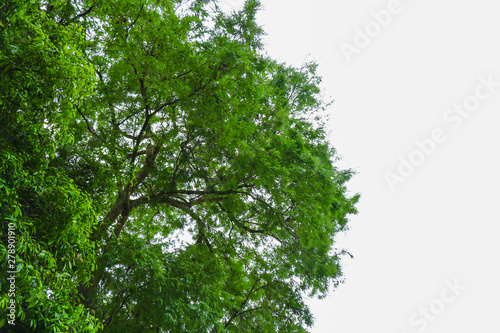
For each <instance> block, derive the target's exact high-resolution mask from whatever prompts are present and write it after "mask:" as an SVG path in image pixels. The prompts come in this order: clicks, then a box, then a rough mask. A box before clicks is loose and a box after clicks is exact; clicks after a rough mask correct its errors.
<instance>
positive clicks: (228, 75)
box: [18, 0, 358, 332]
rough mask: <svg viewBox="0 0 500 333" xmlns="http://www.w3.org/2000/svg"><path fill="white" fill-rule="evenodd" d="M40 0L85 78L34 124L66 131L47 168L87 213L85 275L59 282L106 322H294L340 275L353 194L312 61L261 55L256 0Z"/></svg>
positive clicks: (164, 328) (212, 325) (263, 327)
mask: <svg viewBox="0 0 500 333" xmlns="http://www.w3.org/2000/svg"><path fill="white" fill-rule="evenodd" d="M49 4H50V6H49ZM49 4H47V5H46V7H43V6H42V7H40V8H41V9H40V10H39V12H43V11H44V10H45V11H46V12H48V15H49V16H50V15H51V17H53V18H54V19H53V21H54V22H56V26H58V27H59V28H60V29H75V30H78V29H77V27H80V28H81V29H82V31H83V32H82V34H84V38H85V39H84V41H82V42H81V44H79V45H78V46H77V47H73V48H72V50H73V51H71V52H73V53H71V52H70V53H71V54H80V53H78V50H82V53H81V54H82V56H83V58H84V59H85V61H83V62H82V58H81V57H78V58H77V59H76V58H75V59H70V60H68V61H69V62H72V65H73V66H72V67H71V68H77V69H75V70H84V69H86V68H91V69H92V70H93V71H94V73H95V84H94V86H93V88H88V89H87V90H85V91H82V93H78V94H77V95H78V98H68V99H66V100H67V101H68V102H67V103H66V104H68V105H67V106H66V108H67V109H68V110H69V111H67V112H69V113H70V114H73V113H72V110H76V112H77V116H69V117H67V118H64V119H60V118H55V119H52V118H47V119H48V120H49V119H50V126H49V128H51V129H52V130H53V131H55V132H56V133H63V132H67V131H68V130H70V131H71V133H72V136H71V138H72V141H70V140H66V141H64V140H61V141H56V144H54V145H53V146H51V147H54V154H53V156H52V157H51V158H49V159H48V161H49V162H48V163H46V167H47V170H50V171H53V172H57V174H58V176H59V177H61V179H62V177H67V178H68V179H71V180H72V183H71V184H74V186H73V187H71V188H68V189H66V191H68V192H70V193H78V195H80V196H83V197H85V199H88V200H90V202H91V205H88V206H86V204H84V203H79V204H78V205H76V206H77V207H78V208H79V209H80V208H82V207H88V209H91V208H92V209H93V210H94V211H95V212H96V215H97V219H96V220H95V224H96V228H95V229H92V231H91V234H87V233H83V234H84V235H89V237H88V238H82V239H85V242H86V243H85V244H90V245H89V246H91V245H92V244H96V248H95V254H96V257H97V259H96V260H97V261H96V269H95V270H94V271H93V272H92V276H91V279H90V283H88V282H87V281H86V280H85V279H81V278H79V277H78V276H76V277H73V280H74V282H76V284H77V285H78V292H79V294H80V296H81V298H82V305H84V306H85V308H86V309H87V310H88V311H89V313H90V314H95V316H96V317H97V318H99V320H100V322H101V323H102V324H103V325H104V331H105V332H115V331H116V332H119V331H126V332H135V331H151V332H160V331H161V332H307V327H309V326H311V325H312V315H311V313H310V311H309V309H308V307H307V306H306V305H305V304H304V297H305V296H307V295H309V296H319V297H322V296H324V295H326V293H327V292H328V291H329V289H330V287H331V286H332V285H334V286H335V285H337V284H338V283H339V282H340V281H341V266H340V256H341V255H342V254H343V252H342V251H341V252H335V251H334V248H333V244H334V236H335V234H336V233H338V232H340V231H342V230H345V228H346V225H347V215H348V214H353V213H355V212H356V210H355V203H356V202H357V200H358V196H357V195H355V196H353V197H348V196H347V195H346V188H345V183H346V182H347V181H348V180H349V178H350V177H351V175H352V172H351V171H350V170H339V169H337V168H336V167H335V166H334V165H333V162H334V160H335V158H336V156H335V151H334V150H333V148H332V147H331V146H330V144H329V143H328V141H327V139H326V135H325V131H324V128H323V125H322V124H321V122H320V121H318V120H315V118H314V117H315V116H316V115H317V112H318V110H321V109H324V108H325V107H326V106H327V105H326V104H325V103H324V102H323V101H322V98H321V94H320V89H319V83H320V78H319V77H318V76H317V74H316V65H315V64H314V63H307V64H305V65H304V66H303V67H301V68H293V67H290V66H287V65H285V64H281V63H278V62H276V61H274V60H273V59H271V58H269V57H268V56H266V54H265V53H264V51H263V48H262V43H261V40H260V38H261V36H262V31H261V29H260V27H259V26H258V25H257V24H256V22H255V15H256V13H257V11H258V9H259V6H260V4H259V2H258V1H256V0H249V1H247V3H246V4H245V6H244V8H243V9H242V10H241V11H239V12H232V13H230V14H225V13H223V12H222V11H221V10H220V9H219V8H218V6H217V4H216V3H214V2H213V1H208V0H199V1H181V0H179V1H152V0H134V1H132V0H120V1H113V2H106V1H88V2H87V1H65V2H54V3H52V2H50V3H49ZM54 4H57V5H54ZM49 7H50V11H49ZM73 38H74V37H73ZM75 63H76V64H79V65H78V66H75ZM61 68H69V67H61ZM48 76H49V77H50V75H48ZM43 77H44V78H45V77H46V75H43ZM82 77H86V78H91V76H90V75H89V74H88V73H87V74H86V75H85V76H82ZM90 81H91V80H90ZM90 81H86V82H87V83H86V85H85V87H88V82H90ZM48 86H49V87H54V86H57V85H55V84H54V83H51V84H50V85H48ZM51 89H52V88H51ZM53 89H54V91H57V92H58V93H59V92H61V94H73V93H74V91H73V90H71V91H64V90H60V89H62V88H53ZM89 89H92V93H88V90H89ZM48 96H50V95H48ZM61 96H62V95H61ZM62 100H63V99H61V98H52V100H51V99H50V98H49V99H47V103H49V102H50V103H52V102H53V103H52V104H50V103H49V104H48V105H47V107H46V108H45V109H47V110H50V109H51V108H52V109H54V110H58V111H59V110H60V108H61V106H59V105H58V103H60V101H62ZM30 101H31V99H28V103H29V102H30ZM18 108H20V107H18ZM45 109H44V110H45ZM65 112H66V111H65ZM47 117H48V116H47ZM49 132H50V131H49ZM51 135H55V134H51ZM44 149H47V148H44ZM75 195H76V194H75ZM47 200H49V201H50V202H52V200H53V198H47ZM21 207H27V206H23V204H21ZM81 216H82V215H78V214H75V217H76V219H73V221H74V222H73V223H77V221H78V218H80V217H81ZM93 223H94V222H93ZM91 225H92V223H89V224H88V226H91ZM69 226H71V223H69V225H68V228H69ZM77 253H79V252H77ZM71 276H73V275H71ZM61 327H62V326H61Z"/></svg>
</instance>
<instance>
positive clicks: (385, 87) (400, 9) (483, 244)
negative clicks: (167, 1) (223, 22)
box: [221, 0, 500, 333]
mask: <svg viewBox="0 0 500 333" xmlns="http://www.w3.org/2000/svg"><path fill="white" fill-rule="evenodd" d="M221 1H222V2H225V3H226V5H228V6H234V7H237V6H239V5H240V4H241V2H242V0H221ZM262 2H263V5H264V10H263V11H262V12H261V13H260V15H259V21H260V23H261V24H262V25H263V26H264V27H265V30H266V32H267V33H268V36H267V37H266V39H265V40H266V42H267V50H268V51H269V53H270V55H272V56H273V57H275V58H278V59H281V60H283V61H286V62H288V63H290V64H294V65H297V66H298V65H300V64H302V63H303V62H304V60H305V59H306V57H307V56H308V54H310V55H311V57H312V58H313V59H316V60H317V61H318V63H319V64H320V67H319V71H320V74H321V75H322V76H323V78H324V81H323V88H324V91H325V95H327V96H331V97H333V98H334V99H335V103H334V105H333V106H332V108H331V111H330V112H331V115H332V120H333V121H332V125H331V128H330V129H331V130H332V143H333V145H334V146H335V147H336V148H337V150H338V151H339V153H340V155H341V156H342V157H343V161H342V162H341V163H340V164H339V166H341V167H349V168H353V169H355V170H356V171H357V172H358V175H357V176H356V177H355V178H354V179H353V180H352V181H351V182H350V183H349V186H348V187H349V189H350V191H351V192H352V193H356V192H360V193H361V194H362V199H361V202H360V203H359V206H358V207H359V214H358V215H357V216H354V217H352V218H351V223H350V226H351V228H350V231H349V232H348V233H347V234H346V235H345V236H344V235H341V237H339V238H338V244H339V246H341V247H344V248H346V249H347V250H348V251H350V252H351V253H352V254H353V255H354V256H355V258H354V259H353V260H350V259H349V260H348V259H347V258H346V259H345V260H344V271H345V278H346V282H345V283H344V284H343V285H341V286H340V287H339V288H337V290H336V291H335V292H333V293H332V294H331V296H330V297H328V298H327V299H325V300H321V301H312V302H311V307H312V310H313V313H314V315H315V317H316V325H315V327H314V328H313V329H312V332H313V333H351V332H352V333H360V332H384V333H414V332H429V333H432V332H454V333H456V332H458V333H461V332H499V331H500V321H499V320H498V316H499V311H500V302H499V299H500V297H499V296H500V287H499V285H498V283H499V282H500V268H499V267H498V264H499V258H498V255H499V254H500V242H498V241H497V239H498V236H499V231H500V228H499V225H498V224H499V218H498V215H499V214H498V212H497V211H496V206H495V204H498V201H499V199H500V195H499V194H498V188H499V186H500V176H499V173H498V171H499V170H500V158H499V157H498V154H499V148H498V143H499V142H500V131H499V130H498V125H499V124H500V122H499V121H500V115H499V108H500V36H499V33H500V18H499V15H498V14H499V9H500V8H499V6H498V3H497V2H495V1H488V0H475V1H472V0H468V1H467V0H464V1H451V0H445V1H429V0H428V1H416V0H401V1H392V2H391V1H386V0H377V1H368V0H359V1H327V0H307V1H306V0H288V1H286V2H285V1H284V0H283V1H276V0H275V1H271V0H263V1H262ZM387 8H391V10H392V11H393V14H391V19H390V22H385V23H384V25H385V27H382V28H380V25H377V23H376V21H375V19H374V16H373V14H371V13H372V11H375V12H379V11H381V10H385V9H387ZM383 17H384V15H382V18H383ZM386 21H387V20H386ZM378 28H380V29H378ZM357 29H359V30H361V31H363V30H365V29H371V30H369V31H370V34H371V35H372V37H368V38H369V43H367V41H366V40H363V39H362V37H359V36H358V37H357V38H358V39H357V40H356V42H357V44H356V43H355V38H356V34H357V31H359V30H357ZM377 29H378V30H377ZM358 34H359V33H358ZM363 42H364V43H367V44H368V45H367V46H366V45H363V44H362V43H363ZM342 43H345V44H342ZM347 44H350V45H351V51H352V50H353V47H356V46H358V50H357V52H358V53H357V54H356V53H354V54H353V55H352V57H350V60H351V61H350V62H349V61H348V59H347V57H346V56H345V54H344V53H343V51H342V50H341V45H344V47H349V46H345V45H347ZM479 77H483V78H484V79H485V80H488V78H489V77H490V79H489V80H490V81H493V82H494V84H493V85H492V86H490V87H487V86H485V85H484V83H482V82H481V81H480V80H479V79H478V78H479ZM495 82H499V84H497V86H495ZM488 88H489V89H490V91H491V92H490V91H488V90H487V89H488ZM475 103H477V104H475ZM463 104H465V107H462V110H464V111H463V114H464V116H459V114H458V113H455V112H456V111H457V110H458V108H455V109H453V108H454V105H458V106H460V105H463ZM467 110H472V111H470V112H469V111H467ZM444 117H446V119H445V118H444ZM464 117H467V118H464ZM436 130H437V131H438V132H439V131H440V133H438V134H439V135H438V136H437V138H436V139H437V140H439V141H440V142H438V143H435V144H434V145H435V147H434V149H431V148H432V147H431V144H429V141H428V140H429V139H431V138H432V133H433V132H434V131H436ZM416 140H420V141H421V142H427V146H426V147H427V148H428V149H429V150H431V151H430V152H429V154H428V156H427V155H422V154H423V153H421V152H419V148H418V146H417V144H416V143H415V141H416ZM420 151H422V149H420ZM410 157H411V158H412V161H413V162H414V163H419V164H420V165H418V166H416V167H415V169H414V171H413V173H412V174H411V175H404V176H405V177H403V178H400V179H399V180H401V179H404V182H401V181H398V180H396V183H395V184H394V191H392V190H391V188H390V186H389V184H388V182H387V180H386V176H385V175H386V173H387V172H392V173H393V174H392V175H393V176H394V177H395V176H396V175H398V167H399V166H400V163H401V160H400V158H404V159H408V158H410ZM406 168H408V166H406ZM400 171H401V172H402V173H404V172H408V173H409V171H408V169H405V167H401V170H400ZM445 281H448V284H447V283H446V282H445ZM449 284H451V285H454V284H455V285H458V289H457V290H452V289H451V287H450V286H449ZM426 309H427V310H426ZM425 311H427V314H426V313H425Z"/></svg>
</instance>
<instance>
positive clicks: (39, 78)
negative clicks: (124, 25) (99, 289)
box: [0, 1, 100, 332]
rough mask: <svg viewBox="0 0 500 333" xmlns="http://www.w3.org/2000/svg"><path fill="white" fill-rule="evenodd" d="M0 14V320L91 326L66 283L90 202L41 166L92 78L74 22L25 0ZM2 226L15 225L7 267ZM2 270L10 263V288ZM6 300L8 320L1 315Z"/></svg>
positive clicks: (83, 276) (82, 245)
mask: <svg viewBox="0 0 500 333" xmlns="http://www.w3.org/2000/svg"><path fill="white" fill-rule="evenodd" d="M0 13H1V15H0V27H1V37H0V50H1V53H0V71H1V72H2V75H1V77H0V86H1V87H2V88H1V92H0V93H1V95H0V123H1V125H0V126H1V127H2V129H1V130H0V175H1V177H0V221H1V222H0V223H1V230H2V236H1V244H0V257H1V259H2V260H1V262H2V264H1V271H2V277H3V278H2V281H1V282H0V285H1V295H0V309H1V310H2V311H1V319H0V326H4V325H5V327H4V328H3V329H5V331H12V332H14V331H15V332H29V331H42V330H47V331H50V332H62V331H64V332H69V331H71V332H96V331H97V328H98V327H99V326H100V324H99V322H98V321H97V319H96V318H94V317H93V316H91V315H89V310H88V309H85V308H84V306H83V304H81V301H80V297H79V295H78V290H77V288H76V286H77V285H78V284H80V283H82V284H85V283H86V282H87V281H88V279H89V276H90V275H91V271H92V270H93V269H94V266H95V249H94V243H93V242H91V241H89V236H90V234H91V232H92V230H93V228H94V226H95V223H96V219H95V213H94V211H93V209H92V202H91V201H90V200H89V198H88V196H87V195H86V194H85V193H84V192H82V191H81V190H80V189H78V187H77V186H76V185H75V184H74V182H73V180H72V179H71V178H70V177H68V175H67V174H66V173H65V172H64V170H62V169H60V168H57V167H53V166H50V161H51V160H52V159H53V157H54V156H55V153H56V151H57V149H58V147H59V146H60V145H62V144H64V143H70V142H71V140H72V136H71V128H70V127H69V124H70V120H71V119H72V118H74V117H75V115H76V112H75V111H74V108H73V104H74V102H75V101H76V100H77V99H79V98H81V97H82V96H85V94H86V93H87V92H90V90H89V89H90V87H91V85H92V83H93V79H92V75H93V74H92V70H91V67H90V66H89V65H88V64H87V62H86V61H85V60H84V59H83V58H82V53H81V44H82V42H83V38H82V37H83V35H82V32H83V30H82V28H81V27H79V26H76V25H68V26H62V25H60V24H58V23H57V22H56V21H55V20H54V19H53V18H51V17H50V16H49V15H47V13H46V12H44V11H40V10H39V8H38V6H36V5H35V4H34V3H29V2H25V1H19V2H16V1H8V2H4V3H2V8H1V9H0ZM9 225H10V226H15V227H14V228H10V229H13V230H11V232H12V233H13V235H11V238H14V239H15V254H14V253H11V255H10V256H11V258H14V257H15V263H12V266H11V265H8V264H9V262H8V261H7V258H8V256H9V253H8V229H9ZM7 271H17V274H15V292H14V296H12V295H9V292H10V291H11V290H10V289H9V288H10V282H9V281H7V280H6V278H7V276H9V275H7V274H5V272H7ZM11 299H14V300H15V304H16V309H15V316H16V321H15V322H16V325H15V326H12V325H9V324H8V323H6V320H7V319H8V318H7V316H6V314H5V313H6V310H7V306H8V305H9V302H10V300H11ZM9 312H10V311H9ZM6 327H8V328H6Z"/></svg>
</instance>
